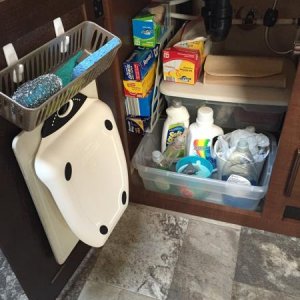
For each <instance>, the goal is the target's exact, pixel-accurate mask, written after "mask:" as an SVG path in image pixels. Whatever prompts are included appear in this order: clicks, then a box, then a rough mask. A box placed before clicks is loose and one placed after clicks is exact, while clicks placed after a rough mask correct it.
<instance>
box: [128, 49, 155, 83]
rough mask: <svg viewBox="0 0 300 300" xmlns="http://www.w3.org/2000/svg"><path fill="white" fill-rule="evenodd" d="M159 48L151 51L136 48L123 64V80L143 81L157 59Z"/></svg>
mask: <svg viewBox="0 0 300 300" xmlns="http://www.w3.org/2000/svg"><path fill="white" fill-rule="evenodd" d="M158 51H159V46H158V45H156V46H155V47H154V48H151V49H144V48H138V49H136V50H134V52H133V53H132V54H131V56H130V57H129V58H128V59H126V60H125V61H124V62H123V72H124V79H125V80H137V81H139V80H143V79H144V77H145V76H146V74H147V73H148V71H149V69H150V68H151V66H152V65H153V64H154V61H155V60H156V59H157V57H158Z"/></svg>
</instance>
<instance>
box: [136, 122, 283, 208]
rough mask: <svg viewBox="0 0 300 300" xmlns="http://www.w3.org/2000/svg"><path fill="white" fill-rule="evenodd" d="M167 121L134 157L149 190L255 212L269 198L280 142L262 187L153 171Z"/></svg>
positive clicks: (268, 163)
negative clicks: (163, 127) (155, 152)
mask: <svg viewBox="0 0 300 300" xmlns="http://www.w3.org/2000/svg"><path fill="white" fill-rule="evenodd" d="M162 126H163V120H159V122H158V124H157V126H156V127H155V128H154V130H153V132H152V133H151V134H146V135H145V136H144V137H143V139H142V141H141V143H140V145H139V147H138V149H137V150H136V152H135V154H134V157H133V161H132V163H133V166H134V167H135V168H136V169H137V170H138V173H139V175H140V176H141V178H142V179H143V183H144V186H145V188H146V189H147V190H151V191H155V192H160V193H167V194H172V195H175V196H182V197H185V198H192V199H196V200H203V201H208V202H213V203H217V204H223V205H230V206H234V207H239V208H243V209H248V210H255V209H256V208H257V206H258V204H259V202H260V200H261V199H262V198H263V197H264V196H265V194H266V192H267V190H268V185H269V180H270V176H271V172H272V166H273V163H274V160H275V156H276V150H277V146H276V141H275V138H274V137H273V136H270V139H271V150H270V154H269V156H268V158H267V160H266V162H265V165H264V168H263V171H262V173H261V176H260V180H259V186H242V185H238V184H234V183H228V182H226V181H221V180H218V179H214V178H197V177H194V176H189V175H184V174H179V173H175V172H171V171H165V170H160V169H156V168H153V167H151V165H152V161H151V154H152V151H154V150H158V149H160V141H161V132H162Z"/></svg>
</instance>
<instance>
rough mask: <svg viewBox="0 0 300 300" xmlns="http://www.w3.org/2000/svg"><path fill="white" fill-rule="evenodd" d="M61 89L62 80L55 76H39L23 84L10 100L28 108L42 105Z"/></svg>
mask: <svg viewBox="0 0 300 300" xmlns="http://www.w3.org/2000/svg"><path fill="white" fill-rule="evenodd" d="M61 88H62V80H61V79H60V78H59V77H58V76H56V75H55V74H45V75H41V76H39V77H37V78H35V79H33V80H30V81H27V82H25V83H23V84H22V85H21V86H19V87H18V88H17V90H16V91H15V92H14V94H13V95H12V99H13V100H15V101H16V102H18V103H20V104H21V105H23V106H25V107H28V108H35V107H38V106H40V105H41V104H42V103H44V102H45V101H46V100H47V99H48V98H50V97H51V96H52V95H54V94H55V93H56V92H58V91H59V90H60V89H61Z"/></svg>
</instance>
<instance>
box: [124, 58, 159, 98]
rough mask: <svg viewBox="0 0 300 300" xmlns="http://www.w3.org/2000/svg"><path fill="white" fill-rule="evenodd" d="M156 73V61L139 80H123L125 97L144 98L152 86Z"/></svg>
mask: <svg viewBox="0 0 300 300" xmlns="http://www.w3.org/2000/svg"><path fill="white" fill-rule="evenodd" d="M155 74H156V62H155V63H153V65H152V67H151V68H150V69H149V71H148V74H147V75H146V76H145V77H144V79H143V80H141V81H136V80H123V85H124V93H125V96H127V97H138V98H144V97H146V95H147V94H148V92H149V91H150V89H151V88H152V86H153V84H154V80H155Z"/></svg>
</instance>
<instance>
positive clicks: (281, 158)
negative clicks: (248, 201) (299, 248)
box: [264, 67, 300, 230]
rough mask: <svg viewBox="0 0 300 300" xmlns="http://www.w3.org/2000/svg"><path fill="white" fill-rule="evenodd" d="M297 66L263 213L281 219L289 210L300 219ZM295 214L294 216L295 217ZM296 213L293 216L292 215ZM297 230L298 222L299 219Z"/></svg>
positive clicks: (299, 74)
mask: <svg viewBox="0 0 300 300" xmlns="http://www.w3.org/2000/svg"><path fill="white" fill-rule="evenodd" d="M299 121H300V68H299V67H298V70H297V74H296V79H295V82H294V87H293V92H292V97H291V100H290V103H289V108H288V111H287V113H286V118H285V121H284V125H283V129H282V132H281V136H280V140H279V145H278V146H279V147H278V152H277V157H276V162H275V165H274V168H273V173H272V176H271V182H270V187H269V192H268V194H267V201H266V203H265V209H264V214H265V216H266V218H267V219H275V220H278V221H279V220H282V219H283V218H285V217H287V218H289V216H288V215H287V214H286V212H287V211H289V212H293V213H292V214H293V216H294V217H293V218H296V219H298V218H299V220H300V214H299V211H300V210H299V208H300V167H299V165H300V125H299ZM297 215H298V217H297ZM295 216H296V217H295ZM298 226H299V228H298V230H300V222H299V225H298Z"/></svg>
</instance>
